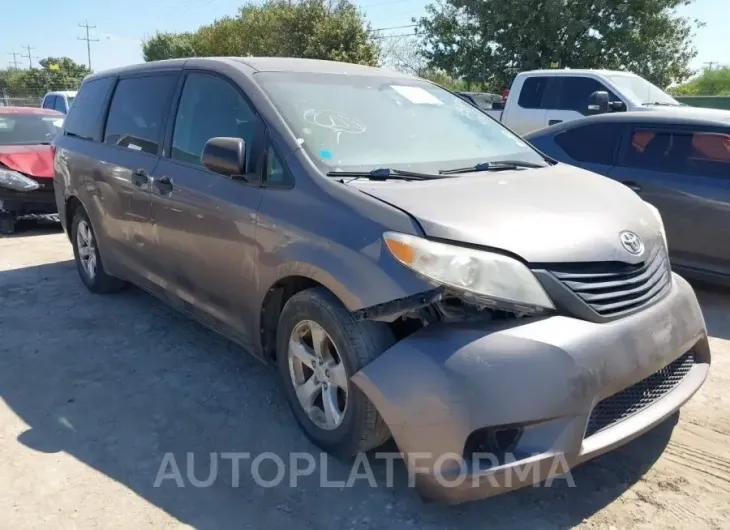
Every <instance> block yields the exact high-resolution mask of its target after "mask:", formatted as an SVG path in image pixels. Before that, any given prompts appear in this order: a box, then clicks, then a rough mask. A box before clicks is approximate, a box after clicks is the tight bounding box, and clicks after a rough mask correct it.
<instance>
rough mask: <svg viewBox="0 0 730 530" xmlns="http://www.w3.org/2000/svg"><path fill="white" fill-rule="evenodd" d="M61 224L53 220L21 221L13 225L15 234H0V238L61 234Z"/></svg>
mask: <svg viewBox="0 0 730 530" xmlns="http://www.w3.org/2000/svg"><path fill="white" fill-rule="evenodd" d="M62 231H63V228H62V227H61V223H60V222H58V221H55V220H46V219H39V220H35V219H21V220H20V221H18V222H17V223H16V225H15V232H13V233H12V234H9V235H7V234H0V238H3V237H5V238H9V237H29V236H42V235H47V234H57V233H59V232H62Z"/></svg>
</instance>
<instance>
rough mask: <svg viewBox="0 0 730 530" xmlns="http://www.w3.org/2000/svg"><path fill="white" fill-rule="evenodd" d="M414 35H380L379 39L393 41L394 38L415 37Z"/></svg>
mask: <svg viewBox="0 0 730 530" xmlns="http://www.w3.org/2000/svg"><path fill="white" fill-rule="evenodd" d="M415 36H416V34H415V33H398V34H396V35H380V36H378V38H379V39H394V38H396V37H415Z"/></svg>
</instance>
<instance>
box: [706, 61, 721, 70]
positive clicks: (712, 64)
mask: <svg viewBox="0 0 730 530" xmlns="http://www.w3.org/2000/svg"><path fill="white" fill-rule="evenodd" d="M702 64H703V65H705V69H706V70H714V69H715V68H714V67H715V66H720V63H718V62H716V61H708V62H706V63H702Z"/></svg>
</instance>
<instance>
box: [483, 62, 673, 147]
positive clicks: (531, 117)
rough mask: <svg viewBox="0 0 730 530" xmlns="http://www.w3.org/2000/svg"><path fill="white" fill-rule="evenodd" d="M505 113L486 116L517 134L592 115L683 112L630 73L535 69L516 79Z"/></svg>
mask: <svg viewBox="0 0 730 530" xmlns="http://www.w3.org/2000/svg"><path fill="white" fill-rule="evenodd" d="M505 94H506V100H505V103H504V109H503V110H488V111H487V112H488V113H489V114H490V115H491V116H492V117H494V118H496V119H497V120H499V121H501V122H502V123H504V124H505V125H506V126H507V127H509V128H510V129H512V130H513V131H514V132H516V133H517V134H520V135H524V134H527V133H529V132H532V131H535V130H537V129H542V128H544V127H547V126H549V125H555V124H556V123H561V122H564V121H570V120H577V119H579V118H582V117H584V116H590V115H592V114H602V113H605V112H622V111H627V110H631V111H633V110H653V109H657V108H665V107H667V106H672V107H684V106H686V105H683V104H682V103H679V102H678V101H677V100H675V99H674V98H673V97H672V96H670V95H669V94H667V93H666V92H664V91H663V90H662V89H660V88H658V87H656V86H654V85H653V84H651V83H650V82H649V81H647V80H646V79H643V78H642V77H639V76H638V75H635V74H632V73H629V72H616V71H610V70H533V71H530V72H522V73H520V74H518V75H517V77H516V78H515V80H514V82H513V83H512V87H511V88H510V90H509V91H506V92H505Z"/></svg>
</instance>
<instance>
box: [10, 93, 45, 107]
mask: <svg viewBox="0 0 730 530" xmlns="http://www.w3.org/2000/svg"><path fill="white" fill-rule="evenodd" d="M42 100H43V98H42V97H40V98H39V97H37V96H28V97H10V96H7V95H5V94H2V93H0V107H40V106H41V101H42Z"/></svg>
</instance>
